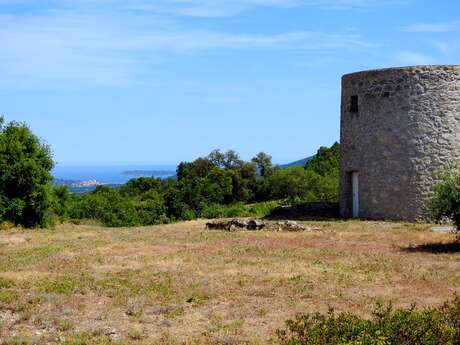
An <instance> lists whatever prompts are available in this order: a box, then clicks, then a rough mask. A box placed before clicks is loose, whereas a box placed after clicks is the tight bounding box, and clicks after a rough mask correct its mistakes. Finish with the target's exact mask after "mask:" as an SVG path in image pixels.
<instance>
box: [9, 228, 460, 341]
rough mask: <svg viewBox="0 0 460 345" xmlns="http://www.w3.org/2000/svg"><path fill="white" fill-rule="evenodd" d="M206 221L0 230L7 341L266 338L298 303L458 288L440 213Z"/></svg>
mask: <svg viewBox="0 0 460 345" xmlns="http://www.w3.org/2000/svg"><path fill="white" fill-rule="evenodd" d="M204 224H205V222H204V221H193V222H185V223H179V224H173V225H165V226H153V227H146V228H131V229H107V228H102V227H97V226H88V225H71V224H67V225H62V226H58V227H57V228H56V229H54V230H39V231H37V230H34V231H32V230H31V231H20V230H10V231H0V339H1V341H0V343H2V342H3V343H4V344H68V345H70V344H74V345H77V344H115V343H116V344H239V343H250V344H266V343H272V342H275V341H276V334H275V331H276V330H277V329H279V328H281V327H283V325H284V321H285V320H286V319H288V318H290V317H293V316H294V315H295V314H296V313H299V312H312V311H320V312H325V311H327V310H328V308H329V307H333V308H335V309H337V310H349V311H352V312H356V313H359V314H361V315H368V314H369V313H370V311H371V310H372V309H373V307H374V305H375V303H376V301H382V302H392V303H394V304H395V305H397V306H409V305H410V304H412V303H417V304H418V305H420V306H424V305H437V304H440V303H442V302H443V301H445V300H446V299H450V298H451V297H452V296H453V295H454V294H455V293H458V292H460V248H459V247H460V246H457V245H453V244H449V243H451V242H452V241H453V239H454V237H453V235H449V234H438V233H433V232H430V231H429V230H430V225H423V224H404V223H384V222H364V221H363V222H361V221H347V222H345V221H343V222H342V221H337V222H306V223H305V224H307V225H309V226H313V227H317V228H320V229H321V230H320V231H314V232H303V233H285V232H283V233H280V232H268V231H260V232H248V231H242V232H236V233H228V232H220V231H209V230H205V228H204Z"/></svg>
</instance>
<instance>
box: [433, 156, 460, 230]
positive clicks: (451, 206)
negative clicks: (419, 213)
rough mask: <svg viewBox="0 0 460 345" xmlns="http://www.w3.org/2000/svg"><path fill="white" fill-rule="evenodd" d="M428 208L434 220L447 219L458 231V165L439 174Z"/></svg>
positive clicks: (459, 177) (459, 186) (459, 193)
mask: <svg viewBox="0 0 460 345" xmlns="http://www.w3.org/2000/svg"><path fill="white" fill-rule="evenodd" d="M428 206H429V210H430V213H431V216H432V217H433V218H434V219H436V220H441V219H443V218H449V219H451V220H452V221H453V223H454V224H455V226H456V228H457V231H460V164H457V165H455V166H453V167H451V168H448V169H446V170H444V171H442V172H441V174H440V182H439V183H438V184H437V185H436V186H435V193H434V196H433V198H432V200H431V202H430V203H429V205H428Z"/></svg>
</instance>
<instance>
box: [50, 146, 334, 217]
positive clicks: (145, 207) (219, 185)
mask: <svg viewBox="0 0 460 345" xmlns="http://www.w3.org/2000/svg"><path fill="white" fill-rule="evenodd" d="M318 154H319V155H320V157H318V158H316V159H314V160H312V161H311V163H310V164H309V165H307V166H306V167H293V168H288V169H280V168H275V167H274V166H273V165H272V163H271V157H270V156H268V155H267V154H265V153H259V154H257V155H256V157H254V158H253V159H252V161H251V162H245V161H243V160H241V159H240V158H239V156H238V155H237V154H236V153H235V152H234V151H227V152H221V151H219V150H215V151H213V152H211V154H209V156H207V157H202V158H198V159H196V160H195V161H193V162H182V163H180V164H179V166H178V167H177V178H176V179H167V180H161V179H157V178H145V177H142V178H139V179H133V180H131V181H129V182H128V183H127V184H126V185H124V186H122V187H121V188H120V189H118V190H117V189H109V188H106V187H99V188H97V189H96V190H95V191H93V192H91V193H88V194H86V195H83V196H79V197H76V198H75V197H74V198H70V199H69V198H68V196H67V195H66V193H65V192H64V191H63V190H59V189H56V190H55V199H56V200H61V202H60V203H58V204H59V205H60V207H56V213H57V214H58V215H60V216H64V215H66V214H68V215H69V216H70V217H73V218H87V219H94V220H98V221H100V222H102V223H103V224H105V225H107V226H133V225H151V224H157V223H165V222H169V221H176V220H190V219H195V218H198V217H202V218H220V217H244V216H265V215H267V214H269V213H270V212H271V211H272V210H273V209H274V208H275V207H276V206H278V205H279V204H280V203H281V202H285V201H287V202H290V203H292V202H297V201H335V200H336V199H337V193H338V144H335V145H334V146H333V147H332V148H330V149H328V148H321V149H320V150H319V151H318ZM69 204H70V205H71V206H70V207H68V206H67V205H69Z"/></svg>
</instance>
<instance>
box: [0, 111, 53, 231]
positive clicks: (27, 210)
mask: <svg viewBox="0 0 460 345" xmlns="http://www.w3.org/2000/svg"><path fill="white" fill-rule="evenodd" d="M53 165H54V163H53V159H52V155H51V150H50V148H49V146H48V145H46V144H44V143H43V142H42V141H41V140H40V139H39V138H38V137H37V136H36V135H34V134H33V133H32V132H31V130H30V129H29V127H27V125H26V124H24V123H18V122H14V121H13V122H9V123H8V124H5V122H4V119H3V117H0V220H9V221H12V222H14V223H15V224H21V225H24V226H26V227H34V226H37V225H39V226H45V225H46V223H47V219H48V217H47V216H48V215H49V210H50V207H51V198H50V187H49V184H50V182H51V180H52V176H51V173H50V172H51V169H52V168H53Z"/></svg>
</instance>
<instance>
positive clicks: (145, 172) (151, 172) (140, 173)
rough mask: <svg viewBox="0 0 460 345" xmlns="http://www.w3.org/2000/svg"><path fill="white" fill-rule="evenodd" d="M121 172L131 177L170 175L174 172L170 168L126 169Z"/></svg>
mask: <svg viewBox="0 0 460 345" xmlns="http://www.w3.org/2000/svg"><path fill="white" fill-rule="evenodd" d="M122 174H123V175H125V176H133V177H152V176H154V177H171V176H174V175H175V174H176V173H175V172H174V171H171V170H127V171H123V172H122Z"/></svg>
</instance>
